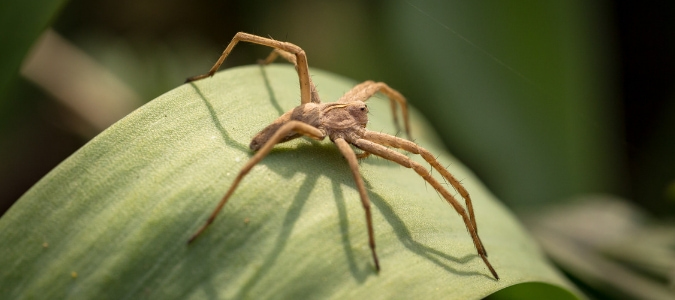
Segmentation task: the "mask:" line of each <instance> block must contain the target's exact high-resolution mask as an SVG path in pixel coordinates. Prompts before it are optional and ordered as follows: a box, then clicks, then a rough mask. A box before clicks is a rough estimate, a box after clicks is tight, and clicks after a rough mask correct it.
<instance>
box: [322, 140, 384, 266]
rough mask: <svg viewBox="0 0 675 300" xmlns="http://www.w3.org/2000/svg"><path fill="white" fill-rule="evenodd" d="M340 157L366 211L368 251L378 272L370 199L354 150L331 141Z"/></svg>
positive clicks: (341, 141) (342, 142)
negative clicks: (347, 166)
mask: <svg viewBox="0 0 675 300" xmlns="http://www.w3.org/2000/svg"><path fill="white" fill-rule="evenodd" d="M333 142H334V143H335V144H336V145H337V147H338V149H340V152H342V155H343V156H344V157H345V158H346V159H347V162H348V163H349V168H350V169H351V170H352V175H354V181H356V187H357V189H358V190H359V196H361V204H363V209H364V210H365V211H366V224H367V225H368V241H369V243H370V251H371V252H372V254H373V261H375V269H376V270H377V271H378V272H379V271H380V262H379V260H378V259H377V253H376V252H375V233H374V231H373V217H372V214H371V212H370V199H368V194H367V193H366V187H365V185H364V184H363V178H361V174H359V163H358V161H357V158H356V154H355V153H354V150H352V148H351V147H350V146H349V144H348V143H347V141H345V140H344V139H343V138H338V139H335V140H334V141H333Z"/></svg>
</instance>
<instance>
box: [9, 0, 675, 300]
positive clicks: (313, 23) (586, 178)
mask: <svg viewBox="0 0 675 300" xmlns="http://www.w3.org/2000/svg"><path fill="white" fill-rule="evenodd" d="M38 9H39V10H40V11H37V10H38ZM0 16H2V18H0V19H2V20H3V21H0V22H3V23H2V25H3V26H2V29H0V35H1V37H2V40H3V43H2V44H3V46H2V49H1V50H0V51H2V52H1V53H0V54H1V55H0V57H2V60H3V63H2V65H3V67H2V69H1V70H0V71H1V72H2V74H0V75H1V78H0V79H2V82H0V84H1V85H0V191H2V192H1V193H0V207H1V209H2V211H3V212H4V211H5V210H6V209H8V208H9V206H11V204H12V203H13V202H14V201H15V200H16V199H18V198H19V197H20V196H21V195H22V194H23V193H24V192H25V191H26V190H27V189H28V188H30V187H31V186H32V185H33V184H34V183H35V182H36V181H37V180H39V179H40V178H41V177H42V176H43V175H44V174H46V173H47V172H48V171H49V170H51V169H52V168H53V167H55V166H56V165H57V164H58V163H59V162H60V161H62V160H63V159H65V158H66V157H67V156H68V155H70V154H71V153H73V152H74V151H75V150H77V149H78V148H79V147H81V146H82V145H83V144H84V143H86V142H87V140H89V139H90V138H92V137H93V136H95V135H96V134H97V133H98V132H100V131H101V130H103V129H105V128H106V126H108V125H110V124H112V123H113V122H114V121H115V120H117V119H119V118H121V117H123V116H124V115H125V114H126V113H128V112H130V111H131V110H133V109H134V108H135V107H138V106H140V105H142V104H143V103H144V102H147V101H149V100H151V99H153V98H155V97H156V96H158V95H160V94H162V93H164V92H166V91H168V90H170V89H172V88H174V87H176V86H178V85H180V84H182V82H183V80H184V79H185V78H186V77H188V76H191V75H196V74H201V73H204V72H206V71H207V70H208V69H209V68H210V67H211V65H212V64H213V63H214V62H215V60H216V59H217V58H218V56H219V55H220V53H221V51H222V49H223V48H224V47H225V46H226V45H227V43H228V42H229V41H230V39H231V38H232V36H234V34H235V33H236V32H237V31H245V32H249V33H254V34H258V35H262V36H270V37H273V38H275V39H278V40H284V41H289V42H292V43H294V44H297V45H299V46H300V47H302V48H303V49H304V50H305V51H306V52H307V55H308V59H309V65H310V67H314V68H321V69H324V70H328V71H330V72H334V73H337V74H341V75H344V76H346V77H350V78H353V79H356V80H359V81H362V80H367V79H371V80H377V81H384V82H387V83H388V84H389V85H390V86H392V87H394V88H396V89H398V90H399V91H401V92H402V93H403V94H404V95H405V96H406V97H407V98H408V100H409V102H410V103H411V104H412V105H413V106H414V107H416V108H417V109H419V110H420V111H422V113H423V114H424V115H426V116H427V117H428V119H429V121H430V122H431V123H432V124H433V126H434V127H435V128H436V130H437V131H438V132H439V133H440V135H441V137H442V139H443V141H444V143H445V145H446V146H447V147H448V149H449V150H450V151H451V152H452V153H454V154H455V155H456V156H457V157H458V158H459V159H461V160H462V161H463V162H464V163H465V164H467V165H468V166H469V167H470V168H471V169H472V170H474V172H476V173H477V175H478V176H479V177H480V178H481V179H482V180H483V181H484V182H485V183H486V184H487V185H488V186H489V187H490V188H491V190H492V191H493V192H494V193H495V194H497V196H498V198H500V199H502V200H503V201H504V202H505V203H506V204H507V205H508V206H509V207H511V208H512V209H513V210H514V211H516V212H517V213H519V214H520V215H521V216H522V218H523V220H524V221H525V222H526V224H527V225H528V226H530V228H531V230H532V231H533V233H534V234H535V236H537V237H540V238H541V236H544V238H542V244H543V245H544V248H546V249H547V250H548V249H549V247H550V246H551V245H557V244H555V243H553V244H551V241H550V240H549V241H548V242H547V241H546V236H550V234H551V231H550V230H549V231H546V230H540V229H542V228H543V229H550V228H555V230H557V231H565V230H567V231H566V232H567V233H570V234H572V235H573V237H571V240H573V243H581V244H583V245H585V246H588V247H589V248H588V249H589V251H591V252H593V253H595V252H598V253H602V254H603V255H606V253H605V252H606V251H605V250H606V248H607V247H610V246H608V244H603V245H600V246H599V245H596V244H594V243H593V242H588V240H592V241H595V240H597V239H595V238H594V237H593V236H591V237H585V238H577V237H576V235H574V233H575V232H570V230H571V228H572V227H573V226H567V225H565V226H566V227H563V228H561V227H559V226H561V225H560V224H570V223H565V222H560V223H557V224H553V225H552V224H549V223H545V222H546V221H550V220H553V219H555V218H554V217H555V216H556V215H555V214H558V215H560V212H561V211H566V212H568V214H564V215H562V216H559V217H561V218H563V217H569V216H571V215H574V213H572V212H570V210H566V209H560V206H564V205H567V204H569V205H575V208H578V209H579V211H585V212H606V211H610V212H614V211H615V210H611V209H606V208H608V207H612V203H614V204H616V203H620V204H617V205H621V207H625V208H626V209H625V210H621V209H619V211H617V212H616V213H615V214H614V215H613V216H615V217H618V219H629V220H635V222H634V223H631V224H633V225H634V226H636V228H638V229H640V230H643V229H644V230H648V231H647V233H644V232H642V231H631V233H632V234H637V233H642V234H641V236H650V235H649V234H650V233H653V231H649V230H651V229H652V228H653V227H649V226H652V225H653V226H657V227H659V228H660V229H662V228H664V226H665V228H667V230H670V231H667V232H669V233H672V232H673V231H672V227H671V226H670V225H669V224H672V222H671V220H672V216H673V215H674V214H675V159H673V153H675V130H674V129H675V101H673V100H674V97H675V93H674V92H675V89H674V88H673V87H675V59H674V54H675V3H674V2H666V1H661V2H658V1H642V2H639V3H629V1H591V2H588V1H551V2H544V1H534V0H532V1H528V0H521V1H508V2H504V1H432V0H395V1H384V0H380V1H375V0H373V1H355V0H348V1H300V0H297V1H189V2H187V1H184V2H178V1H169V2H167V1H147V0H146V1H131V0H118V1H112V0H89V1H84V0H75V1H69V2H64V1H38V0H32V1H24V2H18V1H6V2H5V3H3V4H0ZM48 27H51V28H52V31H49V33H48V34H47V35H46V37H45V35H42V37H43V39H41V41H42V43H36V44H39V45H40V46H39V47H38V46H35V47H32V49H33V50H32V53H33V55H31V56H29V55H28V54H27V53H26V51H27V49H28V47H31V45H35V44H34V43H35V42H36V41H37V40H38V37H39V35H40V34H41V33H43V32H44V30H46V29H47V28H48ZM268 52H269V49H268V48H265V47H260V46H253V45H247V44H240V45H239V46H237V48H236V49H235V51H234V52H233V53H232V55H231V56H230V57H229V58H228V60H227V62H226V63H225V65H224V67H225V68H227V67H229V66H234V65H242V64H251V63H255V61H256V60H257V59H259V58H263V57H265V56H266V55H267V53H268ZM26 57H31V60H28V59H26V60H24V58H26ZM21 64H23V67H22V69H21V71H19V66H20V65H21ZM318 88H319V91H320V90H321V87H320V86H319V87H318ZM324 100H325V101H332V99H324ZM374 113H377V112H374ZM413 130H414V129H413ZM413 134H414V132H413ZM594 195H596V196H594ZM597 195H601V196H597ZM607 195H612V196H607ZM598 199H599V200H598ZM598 201H599V202H598ZM603 201H608V202H603ZM589 203H591V204H589ZM597 203H605V204H603V205H599V206H598V205H596V204H597ZM594 205H595V206H594ZM568 208H569V207H568ZM594 209H596V210H594ZM626 210H627V211H629V212H626ZM593 216H594V215H593V214H592V213H591V217H590V218H586V219H583V220H584V221H579V222H572V223H571V224H575V223H577V224H579V223H581V224H585V225H587V226H588V227H582V228H575V230H577V231H576V232H578V231H585V229H584V228H597V227H606V228H608V229H607V230H611V228H613V229H615V230H619V229H621V228H624V227H620V226H619V227H612V226H611V224H614V223H611V221H606V222H608V223H598V219H596V218H594V217H593ZM603 220H604V219H603ZM566 221H567V222H570V220H569V219H567V220H566ZM617 222H619V221H617ZM610 223H611V224H610ZM545 224H548V225H550V226H551V227H550V228H549V227H546V226H544V225H545ZM654 224H656V225H654ZM633 225H631V226H633ZM556 226H558V227H556ZM645 226H648V227H649V228H647V229H645ZM617 228H619V229H617ZM636 230H637V229H636ZM542 232H543V233H542ZM598 235H599V236H607V235H608V234H607V232H605V231H602V230H601V231H600V232H599V233H598ZM674 236H675V234H674ZM621 238H622V239H624V240H625V239H629V238H630V237H627V236H625V235H624V236H622V237H621ZM579 240H581V241H582V242H579ZM583 241H586V242H583ZM622 241H623V240H622ZM611 242H612V243H611V244H609V245H615V243H616V240H613V241H611ZM651 242H652V243H656V244H649V242H645V243H646V244H645V246H647V247H646V248H648V249H656V248H658V249H662V248H663V247H665V248H666V249H670V251H666V252H665V253H664V254H663V253H662V255H664V257H665V258H663V259H665V261H666V262H665V263H654V262H642V263H641V264H640V263H638V262H636V261H634V260H631V259H630V258H633V259H635V258H636V257H638V256H640V255H644V254H631V255H632V256H630V255H629V256H628V258H626V257H625V256H621V255H618V256H617V255H615V256H611V255H610V258H612V260H611V261H610V262H617V261H618V262H620V263H621V264H620V266H624V264H626V263H627V261H630V263H631V264H630V266H628V267H627V268H628V269H629V270H631V272H633V271H635V270H637V271H635V273H634V274H637V276H642V277H644V278H646V280H647V281H648V282H651V283H653V284H655V285H657V286H659V287H660V288H661V287H664V286H667V285H668V284H672V283H673V277H675V271H673V270H674V269H675V264H674V263H673V261H675V258H674V257H673V254H672V252H673V251H672V249H673V248H674V247H675V244H674V243H673V241H672V238H671V239H667V238H665V237H664V238H662V239H659V240H658V242H654V241H651ZM558 246H559V245H558ZM558 248H564V247H562V246H560V247H558ZM551 256H552V258H553V259H554V260H556V262H557V263H558V264H559V265H560V266H561V267H562V268H563V269H564V270H565V271H566V272H567V273H568V275H570V276H571V277H572V278H573V280H575V281H576V282H577V283H578V284H579V285H580V286H581V287H582V288H584V289H585V290H586V291H587V292H588V293H589V294H591V295H594V296H596V297H605V296H608V297H611V296H616V294H615V293H612V292H608V291H606V290H605V291H603V290H602V288H598V285H597V284H595V283H593V281H592V280H591V281H590V283H589V281H588V277H587V276H586V277H585V276H584V274H588V272H589V271H588V270H585V271H584V270H578V269H575V268H574V267H570V264H571V265H574V264H573V262H570V261H565V259H564V257H565V254H564V253H563V254H560V253H558V254H555V253H552V254H551ZM617 257H619V258H617ZM659 257H661V256H659ZM664 264H665V265H664ZM601 265H602V264H601ZM598 268H601V267H598ZM655 269H657V270H655ZM596 271H597V270H596ZM584 272H586V273H584ZM591 273H592V272H591ZM606 273H607V269H602V270H600V272H598V274H600V275H597V276H600V277H602V275H603V274H605V275H606ZM579 274H581V275H579ZM589 276H591V275H589ZM591 277H592V278H594V277H593V276H591ZM609 284H610V286H611V285H612V284H620V283H612V282H611V280H610V283H609ZM600 286H602V285H600ZM664 289H667V288H664ZM671 291H672V287H671ZM621 294H622V292H619V295H621ZM633 296H634V297H635V295H633Z"/></svg>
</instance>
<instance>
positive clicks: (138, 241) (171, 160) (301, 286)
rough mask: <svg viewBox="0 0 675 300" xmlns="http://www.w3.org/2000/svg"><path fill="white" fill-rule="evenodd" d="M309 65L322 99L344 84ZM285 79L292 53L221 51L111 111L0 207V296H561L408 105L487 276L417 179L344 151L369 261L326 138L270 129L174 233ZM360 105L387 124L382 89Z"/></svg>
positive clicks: (265, 119) (294, 89) (284, 88)
mask: <svg viewBox="0 0 675 300" xmlns="http://www.w3.org/2000/svg"><path fill="white" fill-rule="evenodd" d="M313 74H314V77H313V79H314V82H315V83H317V86H318V87H319V89H320V92H321V95H322V97H323V98H324V101H334V100H335V99H337V98H338V97H339V96H340V95H341V94H342V93H343V92H345V91H347V90H348V89H350V88H351V86H353V85H354V82H351V81H349V80H345V79H342V78H339V77H336V76H334V75H329V74H327V73H324V72H319V71H315V72H313ZM298 96H299V89H298V84H297V75H296V74H295V72H294V70H293V68H292V67H289V66H283V67H280V66H270V67H265V68H262V67H257V66H252V67H244V68H237V69H231V70H228V71H225V72H221V73H219V74H217V75H216V76H214V77H213V78H207V79H204V80H201V81H198V82H195V83H193V84H186V85H182V86H180V87H178V88H176V89H174V90H172V91H170V92H168V93H166V94H164V95H162V96H160V97H159V98H157V99H155V100H153V101H152V102H150V103H148V104H146V105H145V106H143V107H141V108H140V109H138V110H136V111H135V112H134V113H132V114H130V115H129V116H127V117H126V118H124V119H123V120H121V121H119V122H118V123H116V124H115V125H113V126H111V127H110V128H109V129H107V130H106V131H104V132H103V133H101V134H100V135H99V136H97V137H96V138H94V139H93V140H92V141H91V142H90V143H88V144H87V145H86V146H84V147H83V148H82V149H80V150H79V151H78V152H76V153H75V154H73V155H72V156H71V157H70V158H68V159H67V160H66V161H64V162H63V163H62V164H61V165H60V166H58V167H57V168H56V169H54V170H53V171H52V172H51V173H49V174H48V175H47V176H45V177H44V178H43V179H42V180H41V181H40V182H39V183H37V184H36V185H35V186H34V187H33V188H32V189H31V190H29V191H28V192H27V193H26V194H25V195H24V196H23V197H22V198H21V199H20V200H19V201H18V202H17V203H16V204H15V205H14V206H13V207H12V208H11V209H10V211H8V212H7V213H6V214H5V215H4V216H3V218H2V219H0V244H1V245H2V247H1V248H0V282H2V284H1V285H0V295H2V298H3V299H16V298H42V299H60V298H77V299H94V298H95V299H105V298H110V299H130V298H153V299H203V298H208V299H214V298H253V299H264V298H281V299H298V298H303V299H312V298H313V299H317V298H318V299H328V298H333V299H395V298H400V299H448V298H451V299H475V298H481V297H485V296H487V295H489V294H492V293H494V292H496V291H499V290H501V289H503V288H505V287H509V286H512V285H516V284H521V285H518V288H520V290H521V291H522V290H523V288H525V291H527V290H528V289H527V285H531V287H532V289H531V290H537V291H541V290H542V289H543V290H545V291H546V293H547V294H548V295H550V296H551V297H556V296H557V297H558V298H560V299H575V298H577V297H576V296H575V294H574V292H573V289H572V288H571V287H570V285H569V284H568V283H566V281H565V280H564V279H562V277H561V276H560V274H558V273H557V272H556V271H555V269H554V268H553V267H551V265H550V264H549V263H548V262H547V260H546V259H545V257H544V255H543V254H542V252H541V251H540V249H539V247H538V246H537V245H536V243H535V242H534V241H533V240H532V239H531V238H530V237H529V235H528V234H527V233H526V232H525V231H524V230H523V228H522V227H521V225H520V224H519V223H518V221H517V220H516V219H515V218H514V217H513V215H512V214H511V213H509V212H508V211H507V210H506V209H505V208H504V206H503V205H502V204H501V203H500V202H498V201H497V200H496V199H495V197H494V196H493V195H492V194H491V193H490V192H488V191H487V190H486V189H485V187H484V186H483V185H482V184H481V183H480V182H479V181H477V179H476V178H475V177H474V176H473V175H472V174H471V173H470V172H469V171H468V170H466V169H465V168H464V167H462V165H461V164H460V163H459V162H457V161H456V160H454V159H453V158H452V157H451V156H450V155H449V154H448V153H446V152H444V151H443V150H442V149H441V148H440V147H439V146H438V145H439V144H438V143H437V142H436V137H435V135H434V134H433V133H432V132H431V131H430V129H429V127H428V126H427V125H426V124H425V123H424V121H423V120H422V118H421V117H420V116H419V115H418V114H417V113H415V112H413V113H412V125H413V135H414V136H416V138H417V142H418V143H419V144H421V145H423V146H424V147H427V148H428V149H429V150H431V151H432V152H433V153H435V154H436V155H438V156H439V159H440V161H441V163H442V164H443V165H449V170H450V171H451V172H452V173H454V174H455V175H456V176H457V177H458V178H460V179H461V180H462V182H463V184H464V185H465V187H466V188H467V189H468V190H469V191H470V193H471V194H472V198H473V200H474V207H475V210H476V216H477V221H478V227H479V232H480V234H481V237H482V240H483V242H484V243H485V246H486V248H487V250H488V252H489V253H490V261H491V262H492V263H493V264H494V267H495V269H496V270H497V272H499V274H500V276H501V280H499V281H496V280H494V279H493V278H492V277H491V276H490V273H489V271H488V270H487V268H486V267H485V266H484V265H483V262H482V261H481V260H480V258H479V257H478V256H477V255H476V250H475V249H474V247H473V245H472V243H471V239H470V238H469V235H468V234H467V231H466V229H465V226H464V224H463V223H462V221H461V218H459V216H458V215H457V213H456V212H454V211H453V209H452V208H451V207H450V206H449V205H448V204H447V203H445V202H444V201H443V200H442V199H440V198H439V196H438V195H437V194H436V193H435V191H434V190H433V189H432V188H431V187H430V186H429V185H426V184H425V183H424V181H423V180H422V179H421V178H420V177H419V176H418V175H417V174H415V172H413V171H412V170H409V169H406V168H403V167H401V166H398V165H396V164H394V163H392V162H389V161H386V160H383V159H378V158H375V157H370V158H367V159H365V160H363V161H361V163H360V167H361V174H362V175H363V177H364V180H365V182H366V185H367V188H368V190H369V196H370V199H371V200H372V204H373V219H374V229H375V234H376V241H377V246H378V248H377V249H378V253H379V255H380V262H381V266H382V271H381V272H380V273H379V274H378V273H376V272H375V271H374V268H373V264H372V261H371V256H370V250H369V248H368V238H367V233H366V226H365V220H364V213H363V209H362V207H361V203H360V201H359V197H358V193H357V192H356V190H355V184H354V181H353V178H352V176H351V174H350V171H349V168H348V166H347V164H346V162H345V161H344V159H343V158H342V157H341V155H340V152H339V151H338V150H337V149H336V148H335V147H334V145H333V144H331V143H330V141H323V142H313V141H308V140H304V139H298V140H294V141H292V142H289V143H286V144H283V145H279V146H277V147H276V149H275V150H274V151H273V152H272V153H271V154H270V155H269V156H268V157H267V158H265V159H264V160H263V161H262V162H261V163H260V164H259V165H258V166H256V167H255V168H254V169H253V170H252V171H251V172H250V174H249V175H248V176H247V177H246V178H245V179H244V180H243V182H242V183H241V185H240V187H239V188H238V189H237V191H236V192H235V194H234V196H233V197H232V199H231V200H230V202H229V203H228V204H227V206H226V207H225V209H224V210H223V211H222V212H221V214H220V215H219V217H218V218H217V219H216V221H215V223H214V224H213V225H212V226H211V227H210V228H209V229H208V230H207V231H206V232H205V233H204V235H203V236H201V237H200V238H199V239H197V240H196V241H195V243H193V244H191V245H187V244H186V241H187V239H188V237H189V236H190V235H191V234H192V233H193V232H194V231H195V230H196V229H197V228H198V227H199V226H200V225H201V224H202V222H204V220H205V218H206V217H207V216H208V214H209V213H210V212H211V210H212V209H213V208H214V206H215V204H216V203H217V202H218V200H219V199H220V198H221V197H222V195H223V194H224V192H225V191H226V189H227V188H228V187H229V185H230V184H231V182H232V180H233V179H234V177H235V176H236V175H237V172H238V170H239V169H240V168H241V167H242V166H243V165H244V164H245V163H246V161H247V160H248V158H249V157H250V155H251V152H250V151H249V149H248V147H247V145H248V143H249V140H250V138H251V137H252V136H253V135H254V134H255V133H256V132H257V131H259V130H260V129H262V128H263V127H264V126H265V125H266V124H268V123H270V122H271V121H272V120H274V119H275V118H276V117H278V116H279V115H280V114H281V113H283V112H284V111H286V110H288V109H291V108H293V107H294V106H296V105H297V104H298V102H299V99H298ZM379 98H382V97H379ZM369 105H370V107H371V121H370V123H369V128H370V129H371V130H376V131H383V132H389V133H394V131H393V125H392V124H391V123H392V122H391V116H390V111H389V110H390V109H389V104H388V102H387V101H384V100H383V99H372V100H370V101H369ZM532 283H533V284H532ZM519 293H520V294H521V296H522V297H521V299H522V298H528V297H533V295H537V294H528V292H519Z"/></svg>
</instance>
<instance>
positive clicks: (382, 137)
mask: <svg viewBox="0 0 675 300" xmlns="http://www.w3.org/2000/svg"><path fill="white" fill-rule="evenodd" d="M363 138H365V139H367V140H369V141H372V142H375V143H378V144H380V145H385V146H389V147H394V148H399V149H403V150H405V151H408V152H410V153H414V154H419V155H420V156H422V158H424V160H426V161H427V162H428V163H429V164H430V165H431V166H432V167H433V168H434V169H436V170H437V171H438V172H439V173H441V176H443V178H445V180H447V181H448V182H450V185H452V187H453V188H454V189H455V190H456V191H457V192H458V193H459V194H460V195H461V196H462V198H464V202H465V203H466V209H467V210H468V211H469V217H470V218H471V224H472V225H473V227H474V228H475V229H476V233H477V232H478V226H477V225H476V216H475V215H474V213H473V204H472V203H471V196H470V195H469V192H468V191H467V190H466V189H465V188H464V186H463V185H462V184H461V183H460V182H459V180H457V178H455V176H453V175H452V174H451V173H450V172H449V171H448V170H447V169H446V168H444V167H443V166H442V165H441V164H440V163H439V162H438V160H436V157H434V156H433V155H432V154H431V152H429V151H428V150H427V149H424V148H422V147H420V146H419V145H417V144H415V143H413V142H411V141H408V140H405V139H402V138H398V137H395V136H392V135H389V134H385V133H380V132H375V131H370V130H366V132H365V134H364V136H363ZM485 255H486V256H487V253H485Z"/></svg>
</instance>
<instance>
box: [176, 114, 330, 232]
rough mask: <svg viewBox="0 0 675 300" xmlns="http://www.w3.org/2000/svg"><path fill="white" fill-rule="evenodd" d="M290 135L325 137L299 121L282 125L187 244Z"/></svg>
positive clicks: (324, 134)
mask: <svg viewBox="0 0 675 300" xmlns="http://www.w3.org/2000/svg"><path fill="white" fill-rule="evenodd" d="M292 133H297V134H302V135H306V136H308V137H311V138H314V139H317V140H322V139H324V138H325V137H326V133H325V132H323V131H321V130H319V129H318V128H316V127H314V126H311V125H309V124H306V123H303V122H300V121H295V120H291V121H288V122H287V123H285V124H283V125H282V126H281V127H279V129H278V130H277V131H276V132H275V133H274V134H273V135H272V136H271V137H270V138H269V139H268V140H266V141H265V143H264V145H262V147H260V149H259V150H258V152H256V154H255V155H253V157H251V159H249V161H248V162H247V163H246V165H244V167H243V168H241V171H239V174H238V175H237V177H236V178H235V179H234V182H232V185H231V186H230V189H228V190H227V193H226V194H225V196H223V198H222V199H221V200H220V202H219V203H218V205H217V206H216V208H215V209H214V210H213V212H212V213H211V215H210V216H209V218H208V219H207V220H206V223H204V225H202V227H200V228H199V229H198V230H197V231H196V232H195V233H194V234H193V235H192V236H191V237H190V239H189V240H188V243H191V242H192V241H194V240H195V239H196V238H197V237H198V236H199V235H200V234H201V233H202V232H204V230H206V228H207V227H208V226H209V225H210V224H211V223H213V220H215V218H216V216H217V215H218V213H219V212H220V210H221V209H223V206H225V203H227V200H228V199H229V198H230V196H232V193H234V190H235V189H236V188H237V186H238V185H239V182H241V180H242V179H243V178H244V176H246V174H248V172H249V171H251V169H252V168H253V166H255V165H256V164H257V163H259V162H260V161H261V160H262V159H263V158H265V156H267V154H269V153H270V151H271V150H272V148H273V147H274V145H276V144H278V143H279V142H281V141H283V140H284V138H285V137H286V136H288V135H289V134H292Z"/></svg>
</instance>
